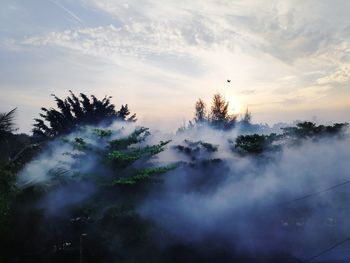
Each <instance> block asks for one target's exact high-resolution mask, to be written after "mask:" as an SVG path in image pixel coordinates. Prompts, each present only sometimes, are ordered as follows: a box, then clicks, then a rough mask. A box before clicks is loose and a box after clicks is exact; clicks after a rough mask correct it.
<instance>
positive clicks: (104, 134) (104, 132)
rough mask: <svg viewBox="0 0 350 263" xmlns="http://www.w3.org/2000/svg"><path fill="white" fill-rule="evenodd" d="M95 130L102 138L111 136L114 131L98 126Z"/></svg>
mask: <svg viewBox="0 0 350 263" xmlns="http://www.w3.org/2000/svg"><path fill="white" fill-rule="evenodd" d="M93 131H94V133H95V134H96V135H97V136H99V137H101V138H104V137H110V136H111V135H112V133H113V131H112V130H109V129H98V128H96V129H94V130H93Z"/></svg>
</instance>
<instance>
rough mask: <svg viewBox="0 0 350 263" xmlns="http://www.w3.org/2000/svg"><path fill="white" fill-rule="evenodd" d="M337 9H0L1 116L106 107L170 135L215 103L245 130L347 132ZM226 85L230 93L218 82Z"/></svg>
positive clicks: (253, 1)
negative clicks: (64, 102)
mask: <svg viewBox="0 0 350 263" xmlns="http://www.w3.org/2000/svg"><path fill="white" fill-rule="evenodd" d="M349 13H350V1H348V0H280V1H278V0H265V1H261V0H191V1H188V0H187V1H183V0H176V1H175V0H162V1H159V0H137V1H136V0H129V1H127V0H125V1H119V0H1V1H0V92H1V96H0V112H6V111H9V110H11V109H12V108H14V107H17V108H18V113H17V123H18V127H19V129H20V131H23V132H28V131H30V129H31V125H32V124H33V118H35V117H38V115H39V112H40V108H41V107H43V106H45V107H51V106H54V101H53V99H52V97H51V96H50V94H56V95H57V96H58V97H62V98H64V97H66V96H68V95H69V93H68V91H69V90H72V91H73V92H75V93H80V92H83V93H86V94H94V95H96V96H97V97H103V96H105V95H111V96H113V99H112V102H113V103H114V104H115V105H116V106H117V107H119V106H120V105H121V104H128V105H129V107H130V109H131V111H132V112H133V113H134V112H135V113H136V114H137V117H138V120H139V122H140V123H142V124H145V125H148V126H151V127H168V128H171V129H175V128H177V127H179V126H181V125H182V124H183V123H184V122H187V121H188V120H190V119H192V118H193V111H194V103H195V101H196V100H197V99H198V98H202V99H203V100H204V101H205V102H206V103H207V104H208V105H210V102H211V97H212V95H213V94H214V93H217V92H220V93H222V94H223V95H224V96H225V97H226V98H227V100H229V101H230V102H231V104H230V105H231V106H230V110H231V112H232V113H237V114H238V113H243V112H244V111H245V110H246V108H248V109H249V111H251V112H252V115H253V122H256V123H269V124H273V123H277V122H281V121H283V122H291V121H293V120H314V121H318V122H326V123H329V122H340V121H350V85H349V84H350V18H349ZM227 79H230V80H231V82H227Z"/></svg>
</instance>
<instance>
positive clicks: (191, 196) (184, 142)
mask: <svg viewBox="0 0 350 263" xmlns="http://www.w3.org/2000/svg"><path fill="white" fill-rule="evenodd" d="M137 127H138V126H137V125H135V124H126V123H118V122H116V123H114V124H112V125H111V126H108V127H103V128H105V129H110V130H113V131H116V132H115V133H113V135H112V138H111V139H117V138H123V137H125V136H126V135H128V134H130V133H131V132H132V131H133V130H134V129H136V128H137ZM92 130H93V128H92V127H85V128H83V129H80V130H77V131H75V132H73V133H71V134H69V135H67V136H65V137H64V138H59V139H56V140H54V141H53V142H51V143H49V144H47V146H46V148H45V150H44V151H43V152H42V153H41V154H40V155H39V156H38V157H37V158H36V159H35V160H33V161H32V162H30V163H29V164H27V165H26V166H25V167H24V169H23V170H22V172H21V173H20V175H19V178H18V183H17V185H18V187H20V188H26V187H28V186H34V187H37V186H39V187H43V186H45V187H46V189H50V187H52V185H55V180H57V176H56V177H52V176H51V175H50V174H51V173H52V171H57V169H64V171H67V172H62V173H60V178H61V179H62V178H69V179H70V180H71V179H73V180H74V181H73V182H74V183H73V184H72V183H70V184H67V185H65V184H63V185H59V186H58V188H53V190H45V191H46V192H47V194H44V195H43V196H42V197H41V198H40V200H39V202H37V204H36V206H38V207H40V208H42V209H44V210H45V211H46V217H47V218H48V219H50V218H52V217H57V216H59V217H63V218H64V217H65V218H67V219H70V217H69V216H70V212H69V211H70V209H72V207H74V206H76V205H78V204H79V203H83V202H87V201H88V202H92V203H94V200H93V199H91V198H93V195H94V194H95V193H96V191H101V190H98V189H99V188H100V186H99V185H98V183H96V182H92V181H89V182H88V183H86V182H84V181H81V179H79V180H75V179H74V175H75V172H74V171H79V172H81V173H95V172H96V171H99V174H100V176H102V177H105V176H108V175H109V174H111V171H110V170H108V169H107V170H106V169H105V168H104V169H103V170H101V169H102V168H101V167H102V166H101V160H100V159H99V157H98V151H97V152H96V150H94V151H92V152H89V153H88V154H86V155H85V156H84V157H83V159H82V160H80V161H77V159H76V158H74V156H75V155H76V154H79V152H80V151H79V149H77V148H75V149H74V147H73V151H72V149H71V145H70V144H67V143H66V142H67V141H74V138H84V139H85V141H86V143H87V145H93V146H94V147H95V148H96V149H100V150H102V149H104V148H105V147H107V145H106V144H105V143H101V140H100V138H98V137H96V135H93V134H92V133H91V131H92ZM260 133H266V127H264V129H261V131H260ZM239 134H240V130H239V129H234V130H230V131H222V130H216V129H213V128H211V127H208V126H206V125H202V126H200V127H197V128H192V129H185V130H184V131H181V132H177V133H171V132H169V133H165V132H163V131H159V130H156V131H150V136H148V137H147V138H146V139H145V141H142V142H140V143H138V144H137V145H139V146H140V147H141V146H145V145H152V144H155V143H157V141H159V140H171V142H170V143H169V144H168V145H167V147H166V149H165V150H164V151H163V152H161V153H159V154H158V155H157V156H154V157H152V158H151V159H150V164H151V165H160V164H161V165H167V164H171V163H177V168H176V169H175V170H172V171H169V172H167V173H165V174H163V175H161V182H160V183H157V184H155V185H152V186H151V188H150V190H149V191H147V192H146V194H145V196H144V197H143V198H142V199H141V201H140V202H138V203H137V205H136V207H135V212H136V214H137V215H138V216H139V217H140V218H141V219H142V220H146V221H149V222H152V224H155V225H156V226H157V227H158V228H160V229H163V231H165V232H166V233H167V234H166V236H165V237H164V236H159V233H158V232H157V233H153V234H152V235H151V239H152V241H150V242H151V243H152V244H154V246H156V247H158V248H157V249H159V250H160V251H162V250H166V249H167V248H169V247H171V246H174V245H175V244H183V245H186V246H189V247H192V248H194V249H197V250H198V251H201V252H200V253H202V254H203V255H206V254H208V253H209V254H212V253H217V252H218V251H225V253H227V257H228V258H230V257H231V256H232V257H233V256H237V255H241V256H243V257H246V256H247V257H249V258H253V259H254V261H256V262H257V259H258V258H259V259H260V260H261V258H265V257H266V258H268V259H271V258H272V257H273V256H274V255H279V254H287V255H292V256H293V257H295V258H297V259H298V260H305V261H306V260H307V259H309V258H312V257H313V256H314V255H316V254H317V253H319V252H320V251H322V249H325V248H327V247H329V246H330V245H332V244H333V243H334V242H339V240H343V239H345V238H347V237H348V235H350V232H349V231H350V229H349V227H350V226H349V224H348V222H347V218H348V217H349V216H350V214H349V212H348V211H347V210H346V209H344V208H346V206H347V203H348V202H349V199H350V195H349V194H348V190H349V187H350V183H349V184H348V182H350V181H349V180H350V178H349V175H348V171H349V170H350V163H349V162H348V160H349V158H350V140H349V134H348V133H346V134H345V135H344V136H341V137H323V138H320V139H305V140H302V141H301V142H299V143H298V144H291V143H288V140H287V139H286V141H284V142H283V144H282V147H281V148H280V149H279V150H278V151H273V152H267V153H264V154H263V155H258V156H241V155H239V154H237V153H235V152H234V150H233V145H232V142H233V141H234V140H235V139H236V138H237V136H238V135H239ZM205 143H208V144H210V145H211V146H210V147H208V145H206V144H205ZM205 146H206V147H205ZM183 149H185V151H184V150H183ZM80 153H81V152H80ZM136 166H138V164H136ZM55 169H56V170H55ZM48 186H49V188H47V187H48ZM333 187H334V188H333ZM102 191H105V190H102ZM105 194H106V195H108V191H106V193H105ZM115 194H116V195H117V196H118V193H115ZM120 198H122V197H120ZM116 200H118V199H116ZM112 204H113V202H111V203H108V202H107V203H106V204H105V206H104V207H103V209H101V210H100V211H99V212H98V214H99V217H103V214H104V213H105V212H106V211H107V210H108V207H110V206H112ZM70 220H74V218H73V219H70ZM160 240H161V241H160ZM111 242H112V241H111ZM111 250H113V247H112V248H111ZM230 255H231V256H230ZM223 262H225V261H223ZM243 262H244V261H243Z"/></svg>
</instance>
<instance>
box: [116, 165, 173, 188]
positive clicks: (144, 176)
mask: <svg viewBox="0 0 350 263" xmlns="http://www.w3.org/2000/svg"><path fill="white" fill-rule="evenodd" d="M175 168H177V165H175V164H173V165H167V166H162V167H155V168H145V169H141V170H139V171H137V172H136V175H133V176H130V177H127V178H121V179H118V180H115V181H114V182H113V184H114V185H135V184H138V183H140V182H143V181H145V180H149V179H150V178H152V176H154V175H160V174H163V173H166V172H169V171H171V170H173V169H175Z"/></svg>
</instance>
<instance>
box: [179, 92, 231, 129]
mask: <svg viewBox="0 0 350 263" xmlns="http://www.w3.org/2000/svg"><path fill="white" fill-rule="evenodd" d="M228 109H229V102H228V101H226V100H225V98H224V97H223V96H222V95H221V94H220V93H217V94H214V96H213V99H212V104H211V108H210V112H209V113H208V114H207V109H206V105H205V103H204V102H203V101H202V100H201V99H199V100H198V101H197V102H196V104H195V118H194V123H192V122H189V125H188V128H187V129H191V128H193V127H195V126H196V125H202V124H208V125H209V126H211V127H213V128H215V129H221V130H229V129H233V128H234V127H235V125H236V121H237V116H236V115H232V114H229V110H228ZM184 130H186V128H185V127H183V128H181V129H180V130H179V131H184Z"/></svg>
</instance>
